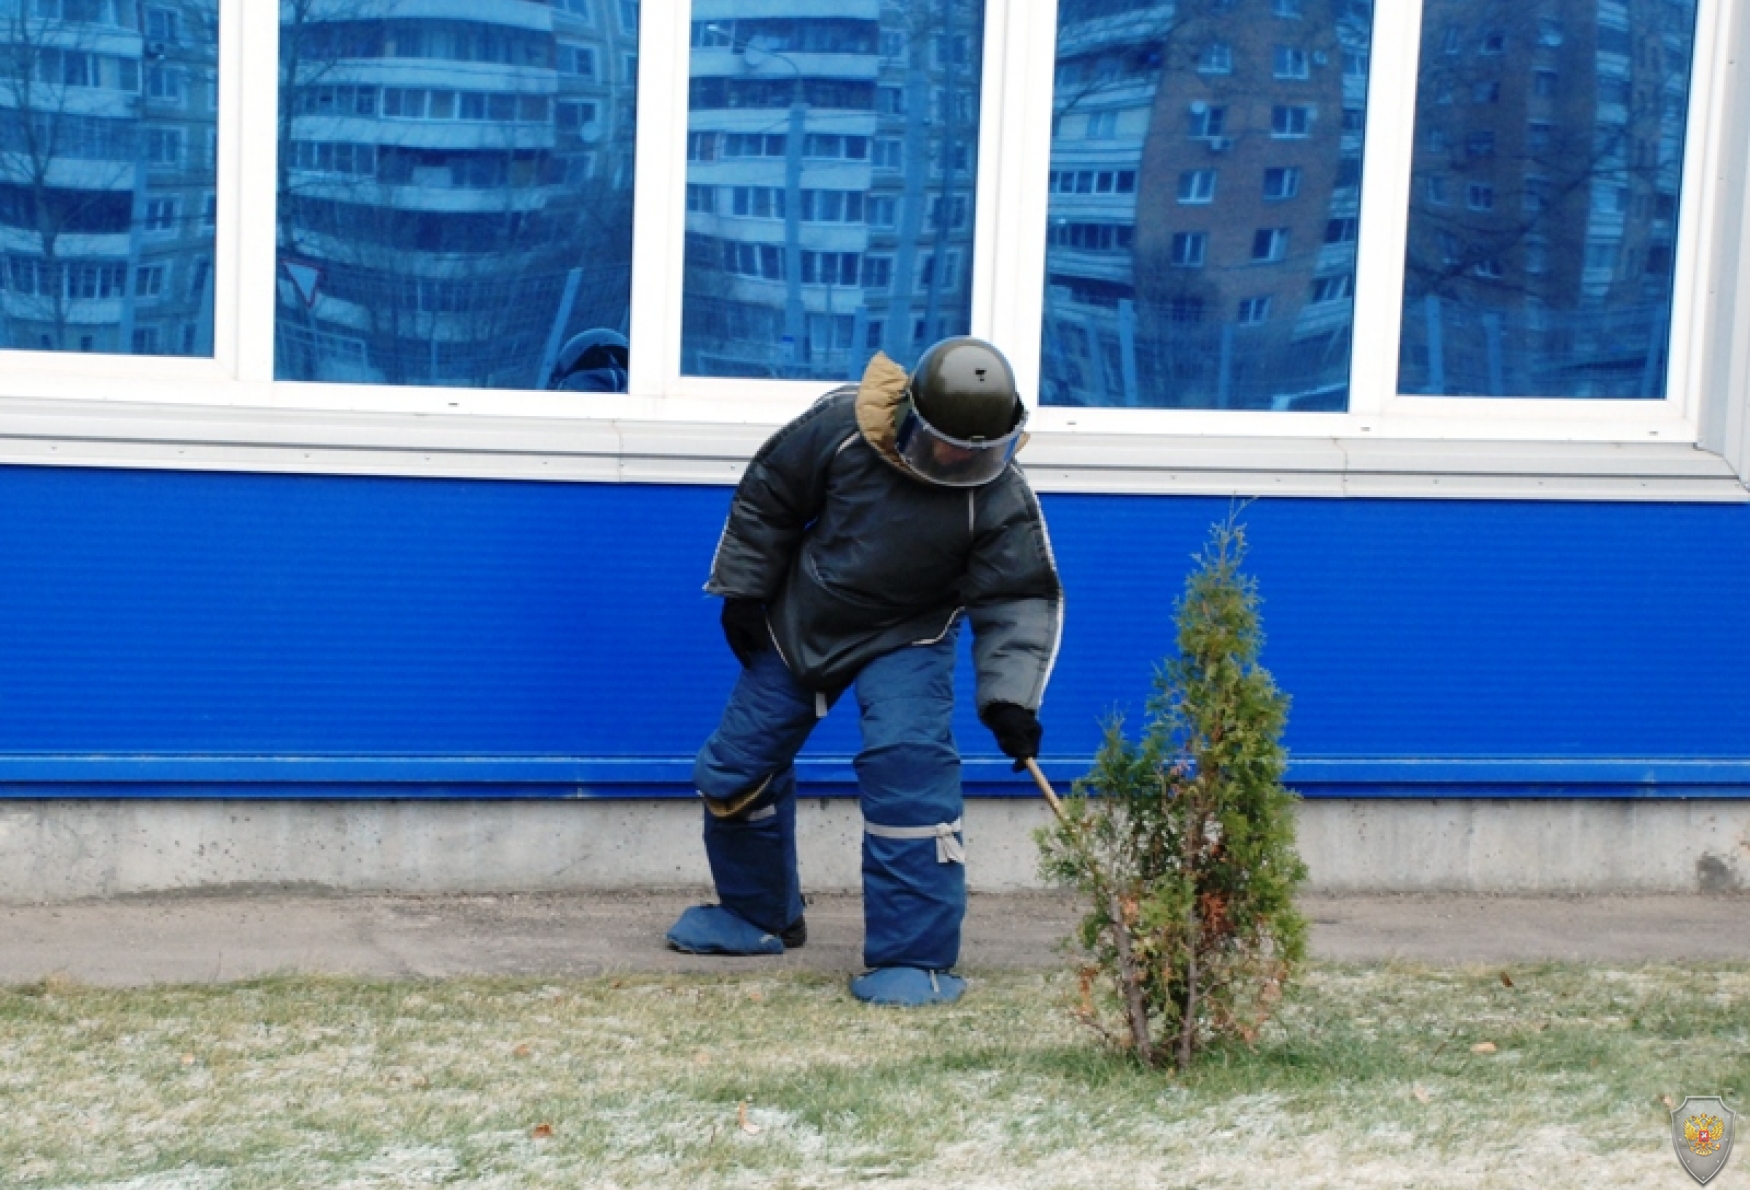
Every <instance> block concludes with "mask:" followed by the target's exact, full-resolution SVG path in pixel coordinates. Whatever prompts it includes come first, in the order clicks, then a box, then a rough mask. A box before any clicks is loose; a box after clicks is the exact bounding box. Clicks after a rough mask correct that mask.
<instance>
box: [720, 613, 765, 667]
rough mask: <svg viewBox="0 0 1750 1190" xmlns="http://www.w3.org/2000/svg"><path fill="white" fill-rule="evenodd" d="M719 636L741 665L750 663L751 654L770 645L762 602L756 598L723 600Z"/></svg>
mask: <svg viewBox="0 0 1750 1190" xmlns="http://www.w3.org/2000/svg"><path fill="white" fill-rule="evenodd" d="M723 639H724V640H726V641H728V642H729V651H730V652H731V653H734V654H735V659H736V660H737V661H739V662H741V664H742V666H743V667H744V668H745V667H747V666H749V665H752V664H753V659H754V658H755V657H757V656H759V655H760V654H761V653H763V652H765V651H766V650H767V649H769V648H771V647H772V634H771V633H770V632H769V631H767V629H766V609H765V605H764V604H762V603H761V602H760V601H759V600H757V599H725V600H724V601H723Z"/></svg>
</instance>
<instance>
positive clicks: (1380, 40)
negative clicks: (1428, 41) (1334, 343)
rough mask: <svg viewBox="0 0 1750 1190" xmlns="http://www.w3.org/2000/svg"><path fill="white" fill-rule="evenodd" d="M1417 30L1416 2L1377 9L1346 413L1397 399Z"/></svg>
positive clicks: (1363, 412) (1370, 412) (1378, 408)
mask: <svg viewBox="0 0 1750 1190" xmlns="http://www.w3.org/2000/svg"><path fill="white" fill-rule="evenodd" d="M1421 30H1422V4H1421V0H1406V2H1405V3H1403V4H1380V5H1376V6H1375V7H1374V12H1373V51H1372V52H1373V61H1372V74H1371V76H1370V78H1369V80H1368V90H1367V130H1366V134H1365V140H1364V142H1363V150H1362V163H1361V170H1362V182H1361V216H1360V227H1359V231H1358V233H1357V234H1358V237H1359V238H1358V240H1357V243H1356V260H1355V265H1356V267H1355V338H1354V344H1355V346H1354V353H1355V354H1354V359H1353V361H1352V365H1351V371H1350V376H1349V412H1350V414H1351V415H1353V416H1357V417H1377V416H1378V415H1380V414H1381V413H1383V412H1384V411H1385V409H1386V407H1387V405H1388V404H1389V403H1390V402H1391V401H1392V400H1393V399H1394V398H1395V397H1396V395H1397V384H1398V337H1399V332H1400V328H1399V316H1400V315H1401V314H1402V311H1403V294H1404V246H1405V237H1406V236H1407V234H1408V229H1409V210H1410V161H1411V158H1412V156H1413V149H1414V147H1415V143H1414V142H1415V134H1416V72H1417V68H1418V64H1419V63H1418V59H1419V56H1420V52H1421Z"/></svg>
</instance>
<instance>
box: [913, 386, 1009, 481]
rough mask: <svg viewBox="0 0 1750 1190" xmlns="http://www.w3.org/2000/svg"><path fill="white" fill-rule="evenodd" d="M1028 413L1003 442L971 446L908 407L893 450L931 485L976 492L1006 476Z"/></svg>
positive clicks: (987, 441)
mask: <svg viewBox="0 0 1750 1190" xmlns="http://www.w3.org/2000/svg"><path fill="white" fill-rule="evenodd" d="M1026 424H1027V411H1026V410H1025V409H1023V410H1022V411H1021V416H1020V420H1018V421H1017V422H1016V423H1015V427H1014V429H1012V430H1010V431H1009V432H1008V433H1007V434H1004V435H1003V436H1002V437H1001V438H990V439H985V438H977V439H974V440H973V441H971V442H967V441H964V440H962V439H959V438H950V437H948V435H946V434H944V433H942V432H941V431H940V430H938V429H936V428H935V427H934V426H932V425H930V423H929V422H927V421H925V420H924V419H923V417H922V416H921V415H919V413H918V411H917V407H916V406H915V405H911V404H907V405H906V408H905V412H904V413H902V414H901V415H900V418H899V433H898V435H897V436H896V437H895V439H894V446H895V447H896V448H897V449H898V451H899V457H900V458H901V459H902V460H903V461H904V462H905V465H906V466H907V467H909V468H911V469H912V470H913V471H914V472H916V473H917V474H918V475H919V476H920V477H922V478H924V479H927V480H929V481H930V482H931V483H938V484H941V485H943V486H944V487H950V488H975V487H978V486H979V485H980V484H986V483H989V482H990V481H991V480H993V479H995V478H996V477H997V476H999V475H1001V474H1002V473H1003V468H1004V467H1007V466H1008V465H1009V460H1010V459H1012V458H1014V457H1015V451H1016V449H1018V448H1019V447H1020V445H1021V427H1022V426H1024V425H1026Z"/></svg>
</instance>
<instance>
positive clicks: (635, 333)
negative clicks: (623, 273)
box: [627, 3, 691, 395]
mask: <svg viewBox="0 0 1750 1190" xmlns="http://www.w3.org/2000/svg"><path fill="white" fill-rule="evenodd" d="M689 7H690V6H688V5H684V4H655V3H651V4H641V5H639V12H638V44H639V46H640V47H641V48H640V50H639V53H640V56H641V57H642V58H643V61H644V63H645V65H644V67H643V68H642V69H641V70H639V72H638V141H637V151H636V154H635V164H634V170H635V178H634V182H633V187H632V192H633V194H635V195H636V196H637V202H638V213H637V217H636V218H634V219H633V221H632V305H631V333H630V334H629V335H628V336H627V337H628V340H629V341H630V344H631V364H630V367H629V368H628V369H627V375H628V380H629V384H628V387H629V388H630V390H631V391H632V392H633V393H634V394H638V395H679V392H680V386H681V376H680V359H681V299H682V296H683V294H682V291H683V281H684V278H685V275H686V253H685V251H684V246H685V244H686V234H687V211H686V205H687V204H686V201H685V194H686V178H687V119H686V113H687V86H688V81H689V80H688V72H687V61H688V53H689V51H688V34H689V31H690V28H691V26H690V23H689V20H688V17H689V12H688V8H689Z"/></svg>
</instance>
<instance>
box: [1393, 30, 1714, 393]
mask: <svg viewBox="0 0 1750 1190" xmlns="http://www.w3.org/2000/svg"><path fill="white" fill-rule="evenodd" d="M1694 26H1695V5H1694V3H1693V0H1627V2H1626V3H1625V2H1624V0H1536V2H1535V3H1531V4H1524V3H1518V2H1513V3H1509V2H1508V0H1489V2H1487V3H1483V4H1479V3H1477V0H1428V4H1427V6H1426V7H1425V8H1424V9H1423V33H1422V42H1423V45H1422V65H1421V78H1420V79H1419V81H1418V87H1417V101H1416V154H1415V160H1414V165H1413V168H1414V170H1415V174H1416V177H1417V178H1419V179H1421V182H1420V184H1418V185H1417V186H1416V187H1414V189H1413V191H1412V198H1411V202H1410V220H1409V241H1408V246H1407V251H1406V261H1405V275H1404V310H1403V335H1402V340H1401V342H1402V350H1401V355H1400V359H1399V387H1400V389H1401V391H1403V392H1406V393H1419V394H1453V395H1459V396H1541V397H1627V398H1637V397H1639V398H1657V397H1663V396H1664V395H1665V373H1666V352H1667V344H1668V341H1669V339H1670V319H1671V298H1672V283H1673V277H1672V264H1673V257H1674V254H1675V247H1676V230H1677V197H1678V189H1679V181H1680V178H1681V174H1682V165H1683V131H1684V119H1685V111H1686V107H1687V97H1688V92H1689V70H1690V50H1691V43H1692V39H1693V30H1694ZM1448 99H1450V100H1451V101H1450V102H1449V101H1447V100H1448ZM1448 194H1462V195H1463V196H1464V199H1465V201H1464V204H1463V205H1462V206H1459V205H1447V204H1446V203H1444V202H1442V201H1441V200H1440V199H1439V198H1437V197H1436V196H1445V195H1448Z"/></svg>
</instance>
